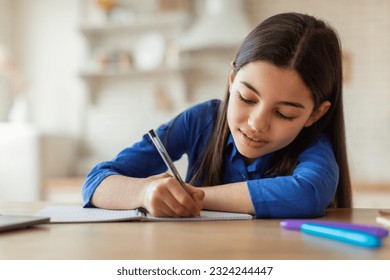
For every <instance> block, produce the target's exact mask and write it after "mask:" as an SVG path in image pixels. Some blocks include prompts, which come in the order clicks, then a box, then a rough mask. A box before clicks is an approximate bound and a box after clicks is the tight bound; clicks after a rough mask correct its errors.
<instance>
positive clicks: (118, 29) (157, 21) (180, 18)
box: [80, 12, 189, 37]
mask: <svg viewBox="0 0 390 280" xmlns="http://www.w3.org/2000/svg"><path fill="white" fill-rule="evenodd" d="M188 20H189V18H188V15H187V14H185V13H183V12H180V13H179V12H171V13H161V14H158V15H150V16H142V17H141V16H140V17H138V18H135V19H134V20H132V21H131V22H128V23H120V22H103V23H101V24H91V23H85V24H82V25H81V26H80V31H81V32H82V33H83V34H84V35H85V36H87V37H94V36H98V35H108V34H114V33H127V32H144V31H145V30H150V29H153V30H156V29H166V28H173V29H175V28H179V29H182V28H183V27H185V26H186V24H187V23H188Z"/></svg>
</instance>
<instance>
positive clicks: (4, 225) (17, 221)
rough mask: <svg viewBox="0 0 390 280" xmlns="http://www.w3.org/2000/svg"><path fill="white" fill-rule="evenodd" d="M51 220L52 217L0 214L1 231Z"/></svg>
mask: <svg viewBox="0 0 390 280" xmlns="http://www.w3.org/2000/svg"><path fill="white" fill-rule="evenodd" d="M48 222H50V218H46V217H34V216H17V215H1V214H0V232H2V231H8V230H15V229H22V228H28V227H32V226H35V225H40V224H45V223H48Z"/></svg>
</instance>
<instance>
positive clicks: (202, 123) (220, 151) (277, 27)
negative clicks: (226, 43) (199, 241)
mask: <svg viewBox="0 0 390 280" xmlns="http://www.w3.org/2000/svg"><path fill="white" fill-rule="evenodd" d="M157 134H158V135H159V136H160V138H161V139H163V141H164V144H165V146H166V148H167V151H168V153H169V154H170V155H171V157H172V159H173V160H177V159H179V158H180V157H181V156H182V155H183V154H187V156H188V161H189V165H188V172H187V177H186V182H187V183H188V189H189V190H190V191H189V192H188V193H187V192H186V191H185V190H184V189H183V188H182V187H181V185H180V184H179V182H178V181H177V180H175V179H174V178H173V177H172V176H171V175H169V174H167V173H164V172H165V171H166V169H167V168H166V166H165V164H164V162H163V160H162V159H161V158H160V155H159V154H158V152H157V150H156V148H155V147H154V145H153V144H152V141H151V140H150V139H149V136H147V135H145V136H144V137H143V139H142V140H141V141H139V142H137V143H135V144H134V145H133V146H131V147H128V148H126V149H124V150H123V151H122V152H120V153H119V154H118V155H117V157H116V158H115V159H113V160H112V161H108V162H103V163H100V164H98V165H97V166H96V167H94V168H93V169H92V170H91V172H90V173H89V174H88V176H87V179H86V182H85V184H84V186H83V198H84V200H85V203H86V207H102V208H111V209H133V208H136V207H144V208H146V209H147V210H148V211H149V212H150V213H151V214H152V215H156V216H197V215H199V212H200V210H201V209H210V210H219V211H231V212H245V213H250V214H254V215H255V216H256V217H257V218H302V217H304V218H309V217H316V216H321V215H324V213H325V209H326V208H327V207H351V185H350V177H349V169H348V163H347V155H346V144H345V131H344V116H343V99H342V64H341V47H340V44H339V39H338V36H337V34H336V33H335V31H334V30H333V29H332V28H331V27H329V26H328V25H327V24H325V23H324V22H323V21H321V20H318V19H316V18H313V17H311V16H308V15H303V14H297V13H286V14H279V15H275V16H273V17H270V18H269V19H267V20H265V21H264V22H263V23H261V24H260V25H258V26H257V27H256V28H255V29H254V30H253V31H252V32H251V33H250V34H249V35H248V36H247V37H246V38H245V40H244V42H243V43H242V45H241V47H240V48H239V50H238V52H237V55H236V57H235V60H234V61H233V62H232V69H231V72H230V75H229V85H228V91H227V94H226V97H225V100H224V101H223V102H221V101H219V100H210V101H207V102H205V103H202V104H199V105H196V106H194V107H192V108H190V109H188V110H186V111H185V112H183V113H182V114H180V115H179V116H177V117H176V118H175V119H174V120H173V121H171V122H169V123H167V124H165V125H162V126H161V127H159V128H158V130H157Z"/></svg>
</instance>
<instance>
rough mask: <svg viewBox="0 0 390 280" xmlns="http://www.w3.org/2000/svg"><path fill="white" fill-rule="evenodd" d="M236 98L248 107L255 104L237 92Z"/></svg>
mask: <svg viewBox="0 0 390 280" xmlns="http://www.w3.org/2000/svg"><path fill="white" fill-rule="evenodd" d="M238 98H239V99H240V100H241V101H242V102H244V103H246V104H249V105H252V104H255V103H256V102H255V101H252V100H249V99H246V98H245V97H243V96H242V94H241V93H240V92H238Z"/></svg>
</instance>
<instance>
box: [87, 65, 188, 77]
mask: <svg viewBox="0 0 390 280" xmlns="http://www.w3.org/2000/svg"><path fill="white" fill-rule="evenodd" d="M181 71H182V69H179V68H163V67H159V68H156V69H153V70H148V71H141V70H136V69H129V70H122V71H119V70H115V71H114V70H113V71H110V70H82V71H81V73H80V76H81V77H82V78H83V79H101V78H131V77H137V78H138V77H140V76H153V75H164V74H180V73H181Z"/></svg>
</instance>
